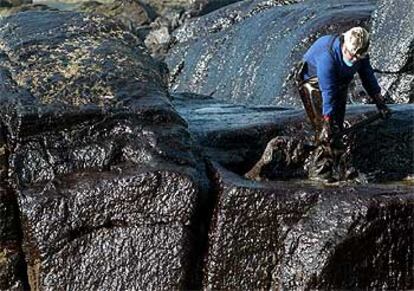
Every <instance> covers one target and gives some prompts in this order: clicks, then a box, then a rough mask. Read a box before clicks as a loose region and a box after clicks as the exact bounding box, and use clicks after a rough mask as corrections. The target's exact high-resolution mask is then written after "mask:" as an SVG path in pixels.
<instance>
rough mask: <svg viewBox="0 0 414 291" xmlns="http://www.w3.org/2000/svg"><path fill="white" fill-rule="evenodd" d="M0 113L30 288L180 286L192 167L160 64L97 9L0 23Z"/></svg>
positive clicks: (189, 228)
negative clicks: (18, 211)
mask: <svg viewBox="0 0 414 291" xmlns="http://www.w3.org/2000/svg"><path fill="white" fill-rule="evenodd" d="M0 27H1V28H0V43H1V44H2V45H1V46H0V47H1V51H0V92H1V93H0V96H1V97H0V98H1V99H0V112H1V114H0V118H1V122H2V124H4V129H5V132H6V137H7V147H8V149H9V151H10V156H9V158H8V168H9V170H8V172H9V181H8V183H7V186H8V187H9V188H10V189H12V191H13V192H12V193H13V195H14V197H16V196H17V199H18V202H19V206H20V214H21V224H22V231H23V250H24V253H25V258H26V262H27V269H28V276H29V283H30V288H31V289H34V290H39V289H41V290H56V289H70V290H89V289H100V290H110V289H119V288H122V289H129V290H132V289H157V290H158V289H168V290H170V289H187V288H191V287H192V286H194V284H197V282H193V280H194V279H193V278H195V277H196V276H197V274H196V273H197V272H199V271H198V270H197V267H195V266H196V262H197V260H198V258H199V254H197V253H196V252H195V250H196V243H197V238H198V236H199V230H198V229H199V228H200V225H199V224H198V223H199V222H198V221H197V220H195V219H196V217H197V215H198V213H199V212H200V211H201V208H202V203H203V201H205V197H204V196H203V195H204V194H203V193H205V191H206V188H207V178H206V177H205V174H204V165H203V163H202V161H201V159H200V158H199V155H198V153H197V152H196V151H195V150H193V148H195V146H194V144H193V141H192V140H191V137H190V134H189V132H188V130H187V125H186V123H185V122H184V120H183V119H182V118H181V117H180V116H179V115H178V113H177V112H176V111H175V110H174V108H173V106H172V104H171V103H170V101H169V99H168V94H167V91H166V78H165V76H166V70H165V67H164V66H163V65H162V64H160V63H159V62H156V61H155V60H153V59H152V58H151V57H150V56H149V55H148V52H147V51H146V50H145V49H144V48H143V45H142V43H141V42H140V41H139V39H138V38H137V37H136V36H134V35H133V34H131V33H130V32H127V31H125V30H123V29H122V27H119V25H118V24H116V23H114V22H110V21H108V20H107V19H106V18H103V17H102V16H98V15H90V16H88V15H84V14H79V13H73V12H26V13H19V14H16V15H14V16H10V17H8V18H5V19H2V20H1V21H0Z"/></svg>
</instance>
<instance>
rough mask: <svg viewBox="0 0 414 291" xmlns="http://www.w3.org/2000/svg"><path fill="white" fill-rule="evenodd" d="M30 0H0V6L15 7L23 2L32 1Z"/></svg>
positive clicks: (28, 2)
mask: <svg viewBox="0 0 414 291" xmlns="http://www.w3.org/2000/svg"><path fill="white" fill-rule="evenodd" d="M32 2H33V1H32V0H1V1H0V8H3V7H16V6H20V5H24V4H30V3H32Z"/></svg>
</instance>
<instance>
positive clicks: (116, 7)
mask: <svg viewBox="0 0 414 291" xmlns="http://www.w3.org/2000/svg"><path fill="white" fill-rule="evenodd" d="M76 10H77V11H80V12H88V13H99V14H103V15H105V16H107V17H109V18H111V19H115V20H118V21H120V22H121V23H122V24H124V25H125V26H126V27H127V28H128V29H129V30H131V31H133V32H134V33H136V34H138V35H139V34H140V33H141V31H142V30H143V26H148V25H149V24H150V23H151V22H152V21H154V20H155V18H156V17H157V13H156V12H155V11H154V10H153V9H152V8H151V7H150V6H148V5H146V4H145V3H144V2H141V1H139V0H115V1H113V2H110V3H101V2H97V1H90V2H85V3H82V4H81V5H80V6H79V7H78V8H77V9H76Z"/></svg>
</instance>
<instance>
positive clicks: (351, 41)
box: [343, 26, 369, 54]
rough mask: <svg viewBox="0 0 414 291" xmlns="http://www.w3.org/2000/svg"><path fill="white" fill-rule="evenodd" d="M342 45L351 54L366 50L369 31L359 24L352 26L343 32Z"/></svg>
mask: <svg viewBox="0 0 414 291" xmlns="http://www.w3.org/2000/svg"><path fill="white" fill-rule="evenodd" d="M343 36H344V45H345V47H346V49H347V50H348V51H349V52H350V53H351V54H361V53H365V52H366V51H367V50H368V46H369V33H368V31H367V30H366V29H365V28H363V27H360V26H357V27H353V28H351V29H350V30H348V31H346V32H345V33H344V34H343Z"/></svg>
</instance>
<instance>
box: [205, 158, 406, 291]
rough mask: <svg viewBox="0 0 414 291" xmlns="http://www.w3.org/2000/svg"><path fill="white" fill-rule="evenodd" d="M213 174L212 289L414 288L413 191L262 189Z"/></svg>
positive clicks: (208, 271) (277, 185) (208, 280)
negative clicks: (214, 198) (214, 185)
mask: <svg viewBox="0 0 414 291" xmlns="http://www.w3.org/2000/svg"><path fill="white" fill-rule="evenodd" d="M213 168H214V170H213V171H214V172H215V182H216V187H217V193H218V201H217V204H216V208H215V213H214V217H213V223H212V227H211V231H210V236H209V252H208V258H207V264H206V268H205V280H204V286H205V287H207V288H211V289H213V290H214V289H240V288H241V289H249V290H251V289H289V290H291V289H315V288H318V289H331V288H333V289H355V288H357V289H366V288H368V289H377V288H378V289H383V288H385V289H388V288H389V289H411V288H413V286H414V278H413V273H412V268H413V251H414V250H413V245H414V244H413V240H414V235H413V234H414V229H413V228H414V224H413V220H412V217H413V215H414V207H413V199H414V196H413V192H412V188H409V187H406V186H402V185H400V186H396V185H394V186H388V187H386V186H379V185H370V186H366V187H361V186H359V187H342V188H339V187H331V188H330V187H327V188H326V187H321V186H318V185H312V184H306V183H303V182H301V181H296V182H295V181H290V182H288V183H286V182H273V183H257V182H251V181H248V180H245V179H242V178H240V177H239V176H237V175H234V174H232V173H230V172H228V171H226V170H224V169H223V168H221V167H220V166H218V165H214V166H213ZM241 270H243V271H241Z"/></svg>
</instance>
